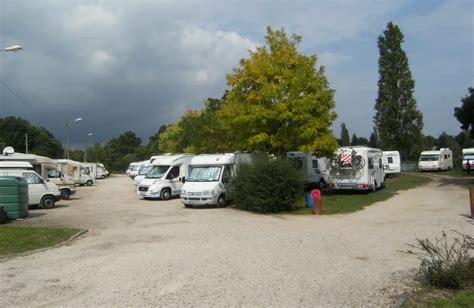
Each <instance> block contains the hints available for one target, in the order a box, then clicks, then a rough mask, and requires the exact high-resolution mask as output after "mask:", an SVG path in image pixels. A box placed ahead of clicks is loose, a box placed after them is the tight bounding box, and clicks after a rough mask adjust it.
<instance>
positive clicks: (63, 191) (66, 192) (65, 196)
mask: <svg viewBox="0 0 474 308" xmlns="http://www.w3.org/2000/svg"><path fill="white" fill-rule="evenodd" d="M69 198H71V191H70V190H69V189H61V199H64V200H69Z"/></svg>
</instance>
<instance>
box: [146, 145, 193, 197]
mask: <svg viewBox="0 0 474 308" xmlns="http://www.w3.org/2000/svg"><path fill="white" fill-rule="evenodd" d="M194 156H195V155H194V154H177V155H169V156H163V157H161V158H157V159H155V160H154V161H153V163H152V167H151V169H150V171H149V172H148V173H147V175H146V176H145V178H144V179H143V180H142V181H141V182H140V184H139V185H138V186H137V194H138V195H139V196H141V197H143V198H147V199H148V198H149V199H161V200H169V199H171V197H173V196H179V195H180V193H181V187H182V186H183V183H182V181H183V178H185V177H186V176H187V175H188V165H189V163H190V162H191V159H192V158H193V157H194Z"/></svg>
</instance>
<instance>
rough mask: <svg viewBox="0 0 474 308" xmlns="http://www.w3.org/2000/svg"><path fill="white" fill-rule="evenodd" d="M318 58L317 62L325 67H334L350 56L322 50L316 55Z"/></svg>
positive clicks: (347, 59)
mask: <svg viewBox="0 0 474 308" xmlns="http://www.w3.org/2000/svg"><path fill="white" fill-rule="evenodd" d="M318 58H319V63H318V64H320V65H324V66H326V67H335V66H338V65H340V64H342V63H344V62H347V61H349V60H350V59H351V58H352V57H351V56H348V55H345V54H341V53H337V52H323V53H321V54H319V55H318Z"/></svg>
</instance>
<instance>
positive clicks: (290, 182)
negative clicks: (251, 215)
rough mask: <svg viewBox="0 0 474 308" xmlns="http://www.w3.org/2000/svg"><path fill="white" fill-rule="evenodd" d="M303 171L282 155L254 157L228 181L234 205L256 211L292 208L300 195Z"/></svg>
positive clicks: (267, 211) (288, 209) (263, 211)
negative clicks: (270, 157) (271, 157)
mask: <svg viewBox="0 0 474 308" xmlns="http://www.w3.org/2000/svg"><path fill="white" fill-rule="evenodd" d="M303 180H304V178H303V174H302V173H301V172H300V171H298V170H296V167H295V165H294V164H293V163H292V162H291V161H289V160H287V159H283V158H277V159H269V158H267V157H258V158H257V159H256V160H254V161H253V163H252V164H247V165H241V166H240V168H239V170H237V174H236V176H235V177H234V179H233V180H232V183H231V190H232V193H233V199H234V207H236V208H240V209H243V210H247V211H252V212H257V213H271V212H281V211H292V210H294V209H295V207H296V204H297V200H298V199H300V198H301V195H302V194H303Z"/></svg>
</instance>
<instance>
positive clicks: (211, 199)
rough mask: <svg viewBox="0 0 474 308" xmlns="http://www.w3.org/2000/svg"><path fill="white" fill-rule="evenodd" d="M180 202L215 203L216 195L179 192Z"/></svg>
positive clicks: (187, 203) (195, 203)
mask: <svg viewBox="0 0 474 308" xmlns="http://www.w3.org/2000/svg"><path fill="white" fill-rule="evenodd" d="M180 198H181V203H183V204H184V205H216V204H217V199H218V195H213V196H196V195H187V194H186V195H184V194H181V196H180Z"/></svg>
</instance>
